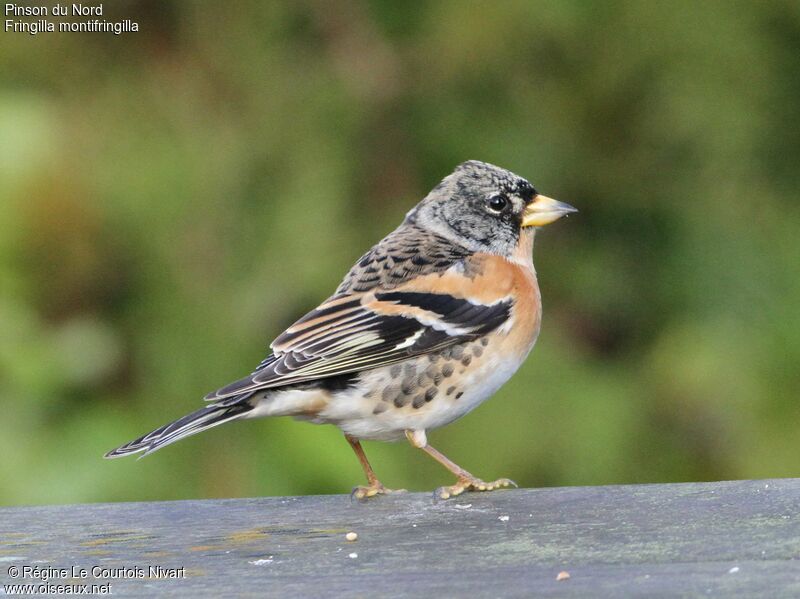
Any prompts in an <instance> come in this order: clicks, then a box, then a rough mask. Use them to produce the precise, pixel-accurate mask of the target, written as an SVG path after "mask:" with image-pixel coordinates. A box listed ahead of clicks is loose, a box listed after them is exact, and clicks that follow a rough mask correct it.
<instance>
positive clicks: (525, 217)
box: [522, 195, 578, 227]
mask: <svg viewBox="0 0 800 599" xmlns="http://www.w3.org/2000/svg"><path fill="white" fill-rule="evenodd" d="M577 211H578V209H577V208H573V207H572V206H570V205H569V204H565V203H564V202H559V201H557V200H554V199H553V198H548V197H547V196H543V195H536V196H535V197H534V198H533V201H532V202H531V203H530V204H528V206H527V208H525V212H523V213H522V226H523V227H541V226H543V225H549V224H550V223H552V222H554V221H557V220H558V219H559V218H561V217H562V216H564V215H565V214H569V213H570V212H577Z"/></svg>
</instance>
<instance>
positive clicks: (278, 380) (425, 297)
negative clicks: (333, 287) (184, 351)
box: [206, 267, 513, 401]
mask: <svg viewBox="0 0 800 599" xmlns="http://www.w3.org/2000/svg"><path fill="white" fill-rule="evenodd" d="M460 268H461V269H462V270H463V267H460ZM445 274H447V273H445ZM430 277H432V281H431V284H426V283H425V281H424V280H425V279H428V278H430ZM450 278H455V280H457V281H458V284H457V285H455V286H454V285H448V284H447V279H448V277H447V276H443V275H436V274H434V275H429V276H428V277H422V278H421V279H417V280H413V281H410V282H408V283H406V284H403V285H398V286H396V287H393V288H391V289H382V288H380V289H372V290H370V291H368V292H359V293H345V294H339V295H335V296H333V297H332V298H330V299H329V300H327V301H326V302H324V303H323V304H321V305H320V306H319V307H318V308H316V309H315V310H312V311H311V312H309V313H308V314H306V315H305V316H304V317H303V318H301V319H300V320H298V321H297V322H296V323H294V324H293V325H292V326H291V327H289V328H288V329H286V331H285V332H284V333H283V334H282V335H280V336H279V337H278V338H277V339H276V340H275V341H274V342H273V343H272V345H271V348H272V350H273V353H272V354H271V355H270V356H268V357H267V358H266V359H265V360H264V361H263V362H262V363H261V364H260V365H259V367H258V369H257V370H256V371H255V372H253V374H251V375H250V376H248V377H246V378H244V379H241V380H239V381H236V382H234V383H231V384H230V385H227V386H226V387H223V388H221V389H219V390H218V391H215V392H213V393H209V394H208V395H207V396H206V400H208V401H219V400H224V399H226V398H231V397H232V396H238V395H241V394H243V393H251V392H255V391H258V390H260V389H267V388H272V387H280V386H284V385H290V384H295V383H301V382H304V381H311V380H316V379H323V378H327V377H333V376H338V375H343V374H347V373H352V372H356V371H359V370H364V369H369V368H377V367H379V366H384V365H388V364H393V363H396V362H400V361H402V360H405V359H407V358H409V357H412V356H416V355H420V354H424V353H426V352H430V351H435V350H439V349H442V348H445V347H448V346H450V345H455V344H458V343H462V342H464V341H468V340H472V339H476V338H478V337H481V336H482V335H485V334H486V333H488V332H490V331H492V330H494V329H496V328H498V327H499V326H501V325H503V324H504V323H506V322H507V321H508V320H509V317H510V313H511V307H512V304H513V300H512V299H511V298H510V296H509V295H501V296H499V297H487V294H486V293H485V292H483V293H482V294H478V295H477V296H476V297H477V298H478V299H475V298H474V297H472V296H471V295H469V294H465V293H464V291H465V289H464V286H467V287H469V286H474V285H479V281H477V280H475V279H474V278H473V279H470V278H468V277H464V276H463V275H461V276H457V277H450ZM459 287H460V288H459ZM468 298H469V299H468Z"/></svg>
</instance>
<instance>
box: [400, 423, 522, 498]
mask: <svg viewBox="0 0 800 599" xmlns="http://www.w3.org/2000/svg"><path fill="white" fill-rule="evenodd" d="M406 438H407V439H408V441H409V443H411V445H413V446H414V447H416V448H418V449H421V450H422V451H424V452H425V453H427V454H428V455H429V456H431V457H432V458H433V459H434V460H436V461H437V462H439V463H440V464H441V465H442V466H444V467H445V468H447V469H448V470H449V471H450V472H452V473H453V474H455V475H456V478H457V480H456V484H454V485H450V486H449V487H439V488H438V489H436V491H434V495H436V496H437V497H438V498H439V499H449V498H450V497H455V496H456V495H461V494H462V493H463V492H464V491H494V490H495V489H502V488H504V487H516V486H517V483H515V482H514V481H513V480H511V479H508V478H499V479H497V480H496V481H493V482H490V483H487V482H485V481H482V480H481V479H479V478H478V477H476V476H473V475H472V474H470V473H469V472H467V471H466V470H464V469H463V468H462V467H461V466H459V465H458V464H456V463H455V462H453V461H452V460H450V459H449V458H448V457H447V456H446V455H444V454H443V453H441V452H439V451H438V450H436V449H434V448H433V447H431V446H430V445H428V438H427V436H426V435H425V431H411V430H408V431H406Z"/></svg>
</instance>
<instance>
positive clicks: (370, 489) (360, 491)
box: [350, 481, 406, 501]
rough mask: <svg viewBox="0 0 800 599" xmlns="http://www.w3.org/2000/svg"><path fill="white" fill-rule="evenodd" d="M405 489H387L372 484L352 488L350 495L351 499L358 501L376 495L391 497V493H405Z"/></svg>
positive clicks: (378, 484)
mask: <svg viewBox="0 0 800 599" xmlns="http://www.w3.org/2000/svg"><path fill="white" fill-rule="evenodd" d="M405 492H406V490H405V489H387V488H386V487H384V486H383V484H382V483H380V482H377V481H376V482H374V483H372V484H370V485H367V486H361V485H359V486H357V487H354V488H353V492H352V493H350V498H351V499H358V500H359V501H361V500H364V499H369V498H370V497H375V496H376V495H391V494H392V493H405Z"/></svg>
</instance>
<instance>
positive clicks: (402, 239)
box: [105, 160, 576, 499]
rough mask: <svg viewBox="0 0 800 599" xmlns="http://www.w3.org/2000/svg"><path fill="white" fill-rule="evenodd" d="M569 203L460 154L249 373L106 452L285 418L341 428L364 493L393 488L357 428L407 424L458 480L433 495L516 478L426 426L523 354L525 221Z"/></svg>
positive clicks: (488, 389)
mask: <svg viewBox="0 0 800 599" xmlns="http://www.w3.org/2000/svg"><path fill="white" fill-rule="evenodd" d="M575 211H576V210H575V208H573V207H572V206H570V205H568V204H564V203H562V202H557V201H556V200H553V199H550V198H548V197H545V196H543V195H540V194H539V193H538V192H537V191H536V190H535V189H534V188H533V186H532V185H531V184H530V183H528V181H526V180H525V179H523V178H521V177H519V176H517V175H515V174H513V173H511V172H509V171H507V170H505V169H502V168H499V167H496V166H493V165H491V164H487V163H484V162H478V161H474V160H471V161H468V162H465V163H463V164H461V165H459V166H458V167H457V168H456V169H455V171H453V173H451V174H450V175H449V176H447V177H445V178H444V179H443V180H442V181H441V183H439V184H438V185H437V186H436V187H434V188H433V190H432V191H431V192H430V193H429V194H428V195H427V196H426V197H425V198H424V199H423V200H422V201H421V202H420V203H419V204H418V205H417V206H416V207H415V208H413V209H412V210H411V211H410V212H409V213H408V214H407V215H406V217H405V220H404V221H403V223H402V224H401V225H400V226H399V227H398V228H397V229H395V230H394V231H392V232H391V233H389V235H387V236H386V237H385V238H384V239H382V240H381V241H380V242H379V243H378V244H377V245H375V246H374V247H373V248H372V249H371V250H369V251H368V252H367V253H366V254H364V256H362V257H361V259H359V261H358V262H357V263H356V264H355V266H353V268H352V269H350V272H349V273H347V276H345V278H344V280H343V281H342V283H341V284H340V285H339V287H338V288H337V289H336V292H335V293H334V294H333V295H332V296H331V297H330V298H329V299H327V300H325V301H324V302H323V303H322V304H320V306H319V307H317V308H316V309H314V310H312V311H311V312H309V313H308V314H306V315H305V316H303V317H302V318H301V319H300V320H298V321H297V322H295V323H294V324H293V325H292V326H290V327H289V328H288V329H286V330H285V331H284V332H283V333H282V334H281V335H280V336H279V337H278V338H277V339H275V340H274V341H273V342H272V344H271V346H270V347H271V349H272V353H271V354H270V355H268V356H267V357H266V358H265V359H264V360H263V361H262V362H261V363H260V364H259V365H258V368H256V370H255V371H254V372H253V373H252V374H251V375H249V376H247V377H245V378H243V379H240V380H238V381H236V382H233V383H231V384H229V385H226V386H225V387H222V388H221V389H219V390H217V391H214V392H213V393H209V394H208V395H207V396H206V397H205V399H206V400H207V401H208V402H210V403H209V405H208V406H207V407H204V408H202V409H200V410H197V411H196V412H193V413H191V414H189V415H187V416H184V417H183V418H180V419H179V420H176V421H175V422H172V423H170V424H167V425H165V426H162V427H160V428H158V429H156V430H154V431H153V432H151V433H149V434H147V435H144V436H143V437H140V438H139V439H136V440H135V441H131V442H130V443H127V444H125V445H123V446H121V447H119V448H117V449H115V450H113V451H110V452H108V453H107V454H106V456H105V457H107V458H116V457H121V456H125V455H129V454H134V453H138V452H143V455H147V454H149V453H152V452H153V451H156V450H157V449H160V448H162V447H164V446H166V445H168V444H170V443H173V442H175V441H178V440H179V439H183V438H184V437H188V436H189V435H193V434H195V433H199V432H200V431H204V430H206V429H209V428H211V427H214V426H217V425H219V424H223V423H225V422H229V421H231V420H238V419H243V418H259V417H262V416H293V417H295V418H298V419H301V420H307V421H310V422H313V423H316V424H334V425H336V426H338V427H339V428H340V429H341V430H342V431H343V432H344V435H345V438H346V439H347V441H348V442H349V443H350V445H351V447H352V448H353V450H354V451H355V453H356V456H357V457H358V459H359V461H360V462H361V466H362V467H363V469H364V473H365V474H366V477H367V485H366V486H359V487H356V488H355V489H354V491H353V494H354V496H355V497H357V498H360V499H361V498H366V497H372V496H374V495H378V494H384V493H389V492H391V490H390V489H387V488H386V487H384V486H383V484H381V482H380V481H379V480H378V478H377V477H376V476H375V473H374V472H373V470H372V468H371V467H370V464H369V462H368V461H367V457H366V455H365V454H364V451H363V449H362V447H361V443H360V441H361V440H362V439H369V440H378V441H394V440H398V439H400V438H402V437H404V436H405V437H406V438H407V439H408V440H409V441H410V442H411V444H412V445H413V446H414V447H418V448H419V449H422V450H423V451H425V452H426V453H428V454H429V455H430V456H431V457H433V458H434V459H435V460H437V461H439V462H440V463H441V464H442V465H443V466H444V467H445V468H447V469H448V470H450V471H451V472H452V473H453V474H455V475H456V479H457V480H456V483H455V484H453V485H450V486H446V487H441V488H439V489H437V491H436V493H437V495H438V496H439V497H441V498H443V499H446V498H448V497H453V496H456V495H459V494H461V493H463V492H464V491H491V490H494V489H497V488H501V487H506V486H509V485H512V484H513V483H512V481H510V480H508V479H505V478H501V479H499V480H496V481H494V482H484V481H482V480H481V479H479V478H477V477H475V476H473V475H472V474H470V473H469V472H467V471H466V470H464V469H463V468H461V467H459V466H458V465H456V464H455V463H454V462H452V461H450V460H449V459H448V458H447V457H445V456H444V455H443V454H441V453H440V452H438V451H437V450H436V449H434V448H433V447H431V446H430V445H429V444H428V440H427V437H426V431H428V430H431V429H435V428H438V427H440V426H444V425H445V424H448V423H450V422H453V421H454V420H456V419H457V418H460V417H461V416H463V415H464V414H466V413H467V412H469V411H471V410H473V409H474V408H476V407H477V406H478V405H480V404H481V403H482V402H483V401H485V400H486V399H488V398H489V397H490V396H491V395H492V394H493V393H494V392H495V391H497V390H498V389H499V388H500V387H501V386H502V385H503V384H504V383H505V382H506V381H507V380H508V379H509V378H510V377H511V375H513V374H514V372H515V371H516V370H517V368H519V366H520V365H521V364H522V362H523V361H524V360H525V358H526V357H527V355H528V353H529V352H530V351H531V349H532V348H533V344H534V342H535V341H536V337H537V335H538V334H539V326H540V322H541V297H540V294H539V286H538V284H537V281H536V272H535V270H534V267H533V258H532V250H533V239H534V233H535V230H536V228H537V227H540V226H542V225H547V224H549V223H552V222H553V221H555V220H557V219H559V218H561V217H562V216H564V215H565V214H568V213H570V212H575Z"/></svg>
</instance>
